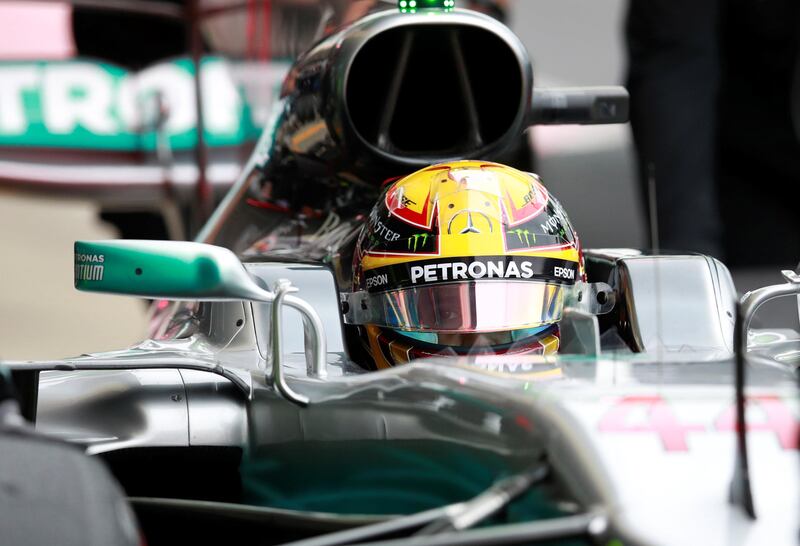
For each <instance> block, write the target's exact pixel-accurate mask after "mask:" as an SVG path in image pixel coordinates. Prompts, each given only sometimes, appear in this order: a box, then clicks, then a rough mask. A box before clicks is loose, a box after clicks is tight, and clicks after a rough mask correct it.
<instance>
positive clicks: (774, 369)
mask: <svg viewBox="0 0 800 546" xmlns="http://www.w3.org/2000/svg"><path fill="white" fill-rule="evenodd" d="M403 4H405V6H404V5H403ZM414 4H416V5H417V8H418V9H411V7H410V4H407V3H405V2H401V3H400V9H399V10H396V9H388V10H379V11H376V12H375V13H372V14H370V15H368V16H366V17H364V18H362V19H359V20H358V21H356V22H354V23H352V24H351V25H349V26H346V27H344V28H343V29H341V30H340V31H338V32H336V33H334V34H332V35H331V36H329V37H328V38H326V39H324V40H322V41H320V42H318V43H317V44H316V45H315V46H313V47H312V48H311V49H310V50H309V51H308V52H306V53H305V54H304V55H302V56H301V57H300V59H299V60H298V61H297V62H296V63H295V64H294V65H293V67H292V68H291V70H290V72H289V75H288V77H287V79H286V80H285V82H284V85H283V91H282V99H281V101H280V103H279V105H278V107H277V108H276V110H275V113H274V116H273V119H272V121H271V123H270V124H269V125H268V128H267V130H265V132H264V134H263V136H262V138H261V140H260V141H259V143H258V144H257V146H256V149H255V152H254V154H253V156H252V157H251V159H250V161H249V162H248V164H247V166H246V168H245V170H244V172H243V174H242V175H241V176H240V178H239V180H238V181H237V182H236V184H235V185H234V187H233V188H232V189H231V191H230V192H229V193H228V195H227V196H226V198H225V199H224V201H223V202H222V204H221V205H220V207H219V208H218V209H217V210H216V211H215V212H214V214H213V216H212V218H211V220H210V221H209V222H208V224H207V225H206V226H205V228H204V229H203V231H202V232H201V233H200V235H199V236H198V239H197V242H191V243H190V242H167V241H162V242H152V241H150V242H145V241H117V242H114V241H105V242H86V241H83V242H77V243H76V246H75V283H76V287H78V288H79V289H81V290H87V291H95V292H106V293H117V294H128V295H134V296H140V297H146V298H152V299H155V300H156V301H155V303H154V304H153V305H154V306H153V316H152V320H151V326H150V332H149V336H148V339H147V340H145V341H144V342H142V343H141V344H139V345H137V346H134V347H131V348H128V349H123V350H119V351H113V352H108V353H101V354H91V355H83V356H79V357H75V358H69V359H64V360H59V361H47V362H5V363H4V364H5V365H6V366H8V367H9V368H10V369H11V370H12V371H13V373H14V374H15V377H16V378H17V380H18V384H19V387H20V388H19V390H20V392H21V394H22V407H23V409H24V412H25V414H26V415H27V416H28V417H29V418H31V419H33V420H35V421H36V424H37V428H38V429H39V430H40V431H41V432H44V433H48V434H51V435H55V436H58V437H60V438H62V439H65V440H68V441H70V442H73V443H76V444H79V445H81V446H85V448H86V451H87V453H89V454H92V455H96V456H98V457H102V458H103V460H105V462H106V463H107V464H108V465H109V466H110V468H111V470H112V472H113V473H114V475H115V476H116V477H117V479H118V480H119V481H120V482H121V484H122V486H123V488H124V489H125V491H126V493H127V495H128V497H129V499H130V502H131V504H132V505H133V508H134V509H135V511H136V514H137V516H138V518H139V522H140V524H141V525H142V528H143V531H144V534H145V536H146V538H147V542H148V544H151V545H154V544H167V543H174V542H175V541H176V540H177V541H179V542H180V543H210V542H212V541H213V542H220V541H223V542H225V543H231V544H279V543H284V542H287V541H299V542H298V543H303V544H315V545H334V544H353V543H362V544H363V543H376V542H380V543H381V544H407V543H412V544H419V545H428V544H430V545H434V544H436V545H443V544H500V543H502V544H522V543H525V544H529V543H548V544H584V543H585V544H609V545H618V544H687V543H702V544H785V543H794V542H796V539H797V531H798V525H797V524H798V522H797V519H796V517H797V514H798V507H800V504H798V497H799V491H800V488H798V484H800V480H798V478H799V477H800V476H798V471H799V470H800V466H798V460H797V449H798V434H797V425H798V400H797V385H796V381H797V367H798V366H797V364H798V362H799V361H800V333H798V332H795V331H791V330H774V331H758V330H751V329H749V325H750V321H751V319H752V317H753V316H754V314H755V312H756V310H757V309H758V308H759V306H760V305H761V304H762V303H764V302H765V301H768V300H769V299H772V298H774V297H778V296H787V295H796V294H800V277H798V276H797V275H796V274H795V273H794V272H790V271H787V272H785V276H786V278H787V282H786V284H784V285H777V286H774V287H766V288H763V289H760V290H757V291H754V292H752V293H749V294H747V295H745V296H744V298H742V299H741V301H740V300H738V297H737V295H736V292H735V289H734V286H733V282H732V280H731V277H730V274H729V272H728V270H727V269H726V267H725V266H724V265H723V264H722V263H720V262H719V261H717V260H715V259H713V258H710V257H706V256H701V255H682V254H672V255H661V254H657V253H647V252H642V251H637V250H630V249H591V250H586V251H585V271H586V281H585V282H584V285H585V290H582V291H580V292H579V294H580V295H581V297H582V298H583V300H581V301H583V303H581V304H578V303H576V304H575V305H574V306H572V307H568V308H567V309H566V310H565V311H564V315H563V319H562V321H561V346H560V350H559V353H558V354H557V355H547V356H538V357H536V356H527V357H511V356H503V355H498V356H494V357H485V358H475V357H471V356H465V357H457V356H456V357H448V358H445V357H439V358H436V359H431V360H425V359H422V360H415V361H414V362H413V363H410V364H406V365H402V366H397V367H393V368H390V369H385V370H378V371H367V369H365V367H364V366H363V365H362V358H363V355H361V354H359V352H358V349H357V344H354V343H352V342H351V341H352V340H350V339H349V337H350V334H351V329H349V328H348V327H347V325H346V323H347V322H348V321H349V320H350V319H349V317H351V316H352V314H353V313H355V312H358V305H359V300H358V299H357V298H354V297H353V293H352V292H351V290H352V281H351V278H350V277H351V275H352V271H351V269H350V264H351V263H352V253H353V251H354V244H355V238H356V236H357V235H358V233H359V231H360V230H361V227H362V225H363V224H364V223H365V222H366V221H367V218H366V214H367V213H368V212H369V210H370V208H371V207H372V206H373V205H374V204H375V202H376V200H377V199H378V197H379V195H380V192H381V185H382V182H383V181H385V180H390V179H392V178H395V177H398V176H403V175H405V174H408V173H409V172H411V171H415V170H417V169H419V168H421V167H425V166H427V165H429V164H432V163H436V162H441V161H456V160H461V159H466V158H473V159H480V160H482V161H490V160H493V159H497V158H499V157H501V154H502V153H503V152H504V151H505V150H506V149H507V148H508V147H509V146H510V144H511V143H512V142H513V141H514V140H515V139H517V138H518V136H519V134H520V133H521V131H522V130H523V129H524V128H525V127H527V126H528V125H530V124H532V123H616V122H623V121H625V119H626V116H627V106H626V105H627V102H626V95H625V93H624V90H619V89H615V88H610V89H559V90H537V89H535V88H534V87H533V82H532V79H533V78H532V70H531V65H530V61H529V59H528V56H527V53H526V51H525V49H524V48H523V47H522V45H521V43H520V42H519V40H518V39H517V38H516V37H515V36H514V35H513V34H512V33H511V32H510V31H509V29H508V28H506V27H505V26H503V25H502V24H501V23H499V22H498V21H496V20H494V19H491V18H489V17H486V16H483V15H480V14H477V13H474V12H470V11H466V10H460V9H452V5H451V4H452V3H451V2H450V1H449V0H448V1H446V2H444V3H442V2H438V1H437V2H433V1H431V2H428V0H418V2H415V3H414ZM422 4H425V5H427V4H431V5H433V6H434V7H433V8H431V9H430V10H425V9H422V7H423V6H422ZM403 11H405V13H403ZM412 12H415V13H412ZM432 119H435V120H437V124H436V125H437V126H438V127H441V128H442V130H439V131H430V130H425V131H422V130H420V129H421V128H423V127H429V125H427V123H425V122H426V121H429V120H432ZM519 236H520V237H522V234H520V235H519ZM412 238H413V236H409V242H408V244H409V245H411V243H412V241H411V239H412ZM420 244H423V245H424V244H425V243H424V242H421V243H420ZM576 301H577V300H576ZM587 309H588V310H591V311H592V312H587ZM595 311H597V312H599V311H603V312H604V314H600V315H598V314H595ZM745 402H746V403H745ZM745 408H746V409H747V411H746V412H745ZM745 417H746V418H747V419H746V421H747V425H746V426H745V424H744V423H745Z"/></svg>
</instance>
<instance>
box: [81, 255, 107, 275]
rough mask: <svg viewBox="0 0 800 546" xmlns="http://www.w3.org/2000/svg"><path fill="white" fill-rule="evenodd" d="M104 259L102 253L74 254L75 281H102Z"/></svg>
mask: <svg viewBox="0 0 800 546" xmlns="http://www.w3.org/2000/svg"><path fill="white" fill-rule="evenodd" d="M105 261H106V257H105V255H104V254H82V253H78V254H75V281H102V280H103V274H104V272H105V265H103V264H104V263H105Z"/></svg>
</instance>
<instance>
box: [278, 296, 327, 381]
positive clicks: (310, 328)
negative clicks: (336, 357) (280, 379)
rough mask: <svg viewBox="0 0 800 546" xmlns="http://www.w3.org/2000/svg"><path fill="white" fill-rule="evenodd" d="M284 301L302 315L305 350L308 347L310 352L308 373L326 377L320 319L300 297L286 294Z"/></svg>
mask: <svg viewBox="0 0 800 546" xmlns="http://www.w3.org/2000/svg"><path fill="white" fill-rule="evenodd" d="M284 301H285V302H286V305H288V306H289V307H292V308H293V309H297V310H298V311H300V313H301V314H302V315H303V333H304V337H305V346H306V352H307V353H308V351H309V349H310V352H311V354H310V355H307V356H306V365H307V371H308V375H310V376H312V377H316V378H318V379H325V378H326V377H328V369H327V361H326V358H327V353H328V348H327V346H326V342H325V335H324V334H323V331H324V330H323V327H322V320H321V319H320V318H319V315H318V314H317V312H316V311H315V310H314V308H313V307H311V305H310V304H309V303H308V302H307V301H305V300H303V299H300V298H297V297H295V296H291V295H289V294H288V293H287V294H286V296H285V298H284Z"/></svg>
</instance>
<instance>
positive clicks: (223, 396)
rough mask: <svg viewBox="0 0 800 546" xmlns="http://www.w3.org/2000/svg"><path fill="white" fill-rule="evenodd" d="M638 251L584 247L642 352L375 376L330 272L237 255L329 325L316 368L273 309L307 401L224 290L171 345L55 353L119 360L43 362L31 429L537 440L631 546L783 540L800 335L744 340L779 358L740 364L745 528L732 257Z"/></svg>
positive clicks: (246, 306) (177, 437)
mask: <svg viewBox="0 0 800 546" xmlns="http://www.w3.org/2000/svg"><path fill="white" fill-rule="evenodd" d="M634 254H635V253H630V252H626V251H614V252H610V251H595V252H594V253H592V252H590V253H589V255H590V256H593V258H590V260H591V259H595V260H600V259H602V260H606V261H608V262H609V263H610V264H611V265H610V267H611V270H612V271H615V272H616V273H617V274H621V275H622V278H623V281H624V282H627V283H628V286H626V287H625V286H619V287H618V291H619V292H620V293H621V294H622V295H623V297H622V300H621V302H619V305H623V306H625V308H626V309H627V310H628V311H629V312H631V313H632V314H631V315H630V318H631V320H630V326H631V328H633V329H634V331H636V332H638V334H639V337H638V338H637V339H642V340H644V341H643V343H644V344H645V345H644V347H645V350H644V351H643V352H641V353H638V354H630V353H629V354H623V353H621V352H606V353H601V354H599V355H592V356H586V355H580V354H575V355H570V354H562V355H560V356H558V357H549V358H539V359H531V358H528V359H522V360H518V361H514V360H509V359H498V358H490V359H484V360H481V359H479V358H467V357H465V358H462V359H453V358H450V359H444V358H443V359H440V360H436V361H422V362H418V363H414V364H412V365H407V366H402V367H399V368H395V369H392V370H386V371H379V372H370V373H365V372H364V371H363V370H362V369H361V368H359V367H358V366H356V365H354V364H353V363H352V362H349V361H348V357H347V355H346V351H345V344H344V339H343V335H342V327H341V322H340V318H339V308H338V301H337V299H336V290H335V286H334V282H333V276H332V275H331V273H330V271H329V270H328V269H326V268H325V267H323V266H309V265H297V264H275V263H262V264H259V263H250V264H247V269H248V271H249V272H250V273H251V275H252V276H253V277H254V278H255V279H257V280H259V281H261V282H262V283H263V284H265V285H267V286H269V285H271V284H272V283H273V282H274V281H275V280H277V279H278V278H285V277H289V278H292V279H293V280H294V281H295V284H296V285H297V286H298V287H299V288H300V294H301V295H303V296H304V297H306V298H307V299H308V301H309V302H310V303H312V305H314V307H315V308H316V309H317V311H318V313H319V314H320V316H321V317H323V319H324V322H325V325H326V329H325V332H326V337H327V346H328V359H327V362H328V366H327V369H328V377H327V378H325V379H319V378H315V377H309V375H308V372H307V367H306V359H305V355H304V344H303V338H302V323H301V317H300V316H299V313H297V312H295V311H289V312H286V313H285V316H284V319H283V320H284V331H285V332H286V337H285V340H284V342H285V355H286V358H285V362H284V366H285V367H286V368H285V369H286V373H287V374H288V381H289V384H290V385H291V388H292V389H293V390H294V391H296V392H298V393H300V394H302V395H305V396H307V397H308V398H309V400H310V403H309V405H308V407H305V408H304V407H301V406H299V405H297V404H294V403H292V402H291V401H287V400H286V399H285V398H284V397H283V396H282V395H281V394H280V393H279V392H278V391H277V390H276V389H275V388H274V384H273V383H272V381H271V373H270V371H271V366H272V364H273V362H272V359H271V357H270V351H269V344H270V339H269V337H268V336H266V335H265V333H266V332H268V331H269V329H270V324H269V321H270V314H269V313H268V312H267V311H268V309H267V308H268V307H269V304H253V303H238V302H224V303H212V304H207V305H208V306H209V307H210V312H209V313H207V314H206V315H205V316H204V318H203V319H201V320H197V321H196V326H195V327H194V328H195V330H194V331H191V330H190V331H184V332H180V336H181V337H178V338H172V339H163V340H159V341H155V340H150V341H147V342H144V343H142V344H141V345H139V346H137V347H133V348H131V349H128V350H125V351H120V352H116V353H104V354H97V355H87V356H84V357H79V358H76V359H70V360H67V361H64V362H62V363H60V364H61V365H72V366H75V367H77V368H80V367H81V366H82V365H91V364H92V363H93V364H98V363H103V362H105V363H112V362H113V363H114V364H115V365H119V366H120V367H121V368H130V369H127V370H125V369H120V370H115V371H49V372H45V373H43V374H42V379H41V385H40V393H39V408H38V422H37V426H38V427H39V428H40V429H41V430H43V431H47V432H50V433H53V434H57V435H59V436H61V437H63V438H66V439H68V440H70V441H73V442H78V443H81V444H84V445H86V447H87V451H88V452H89V453H103V452H109V451H113V450H120V449H126V448H131V447H148V446H240V447H241V446H247V447H250V448H256V447H258V448H264V447H265V446H270V445H285V444H287V443H292V442H300V443H303V442H314V441H335V442H348V441H356V440H366V439H373V440H377V439H380V440H387V441H393V440H403V439H438V440H446V441H448V442H453V443H456V444H459V443H460V444H464V445H468V446H473V447H481V448H486V449H489V450H493V451H496V452H498V453H505V454H513V453H527V452H530V450H531V449H532V448H537V449H538V448H541V449H543V450H544V451H545V452H546V453H547V456H548V459H549V460H550V461H551V464H552V465H553V467H554V469H555V471H556V472H557V474H558V475H559V476H560V477H561V479H562V480H563V481H564V483H565V486H566V487H567V488H568V489H569V490H570V492H571V493H572V494H573V495H574V498H576V499H577V501H578V503H579V504H580V505H581V506H584V507H590V508H593V509H599V510H600V511H601V513H602V514H603V515H604V518H605V519H604V521H605V522H606V527H605V528H604V529H603V530H602V532H599V531H598V536H604V535H608V536H614V537H619V538H621V539H623V540H624V541H625V542H628V541H630V542H633V543H641V544H678V543H703V544H766V543H769V544H784V543H792V542H793V541H794V540H795V538H796V530H797V523H798V522H797V514H798V513H800V511H799V510H798V508H800V503H798V483H800V479H799V478H800V475H799V474H798V470H800V467H798V464H797V463H798V461H797V419H798V417H797V416H798V410H800V407H799V406H798V400H797V390H796V384H795V383H794V381H793V376H792V365H791V364H788V363H785V362H786V358H785V355H787V354H789V355H791V354H796V351H797V349H798V348H800V345H799V344H798V342H797V339H798V338H800V336H798V335H797V334H796V333H791V334H789V333H786V332H784V333H780V332H773V333H761V334H756V335H761V336H762V339H761V340H754V341H758V342H759V345H758V347H755V346H754V347H753V350H755V351H758V352H762V353H764V354H765V355H769V356H770V358H769V360H770V361H771V362H773V363H774V364H773V365H771V366H768V365H752V368H751V370H750V380H749V383H748V396H749V398H750V400H751V404H750V410H749V411H750V412H751V413H750V415H749V420H750V421H751V423H752V424H751V425H750V426H751V428H752V430H751V432H750V442H751V446H752V448H751V449H752V451H751V453H752V462H751V468H752V476H753V480H754V495H755V502H756V504H757V506H758V511H759V518H758V519H757V520H755V521H750V520H749V519H747V518H746V516H745V515H744V514H743V513H742V512H741V511H740V510H739V509H738V508H737V507H735V506H733V505H731V504H729V503H728V501H727V495H728V487H729V484H730V481H731V475H732V472H733V466H734V454H735V445H734V444H735V442H734V439H735V435H734V426H733V423H734V421H733V404H734V396H733V380H732V376H733V366H734V365H733V359H732V355H733V346H732V343H733V341H732V332H733V320H732V316H731V311H732V302H733V301H734V297H735V293H734V292H733V285H732V283H731V281H730V276H729V274H728V272H727V269H725V267H724V266H722V264H720V263H719V262H716V261H715V260H712V259H709V258H706V257H702V256H670V257H663V258H661V257H652V256H650V257H647V256H641V255H638V256H637V255H634ZM656 274H657V275H658V278H657V280H656V279H655V277H654V275H656ZM648 278H649V280H650V281H651V282H649V283H648V282H647V279H648ZM653 282H655V283H656V284H655V285H654V284H652V283H653ZM678 288H681V289H678ZM667 298H668V299H667ZM659 300H660V301H659ZM664 300H666V301H664ZM656 303H658V304H659V305H658V306H656V305H655V304H656ZM655 309H660V310H661V311H660V313H654V310H655ZM679 319H680V320H679ZM240 320H241V321H243V322H241V323H240V322H239V321H240ZM578 320H580V317H578V318H570V317H569V316H568V317H567V318H566V319H565V322H567V323H568V322H575V321H578ZM237 324H239V325H238V326H237ZM656 328H657V329H656ZM568 329H569V326H568V325H566V327H565V331H568ZM687 332H691V333H693V334H697V335H702V337H701V338H697V337H695V338H692V335H690V334H687ZM681 339H689V340H692V341H691V342H689V343H681V342H680V340H681ZM697 339H701V340H704V341H703V342H702V343H699V342H698V341H696V340H697ZM793 352H794V353H793ZM782 355H783V358H782ZM782 361H783V362H784V364H783V365H782V364H779V363H780V362H782ZM189 363H204V364H207V365H209V366H214V365H221V366H223V367H225V368H226V369H229V370H235V371H234V372H232V373H235V374H237V376H238V377H240V378H241V382H237V383H238V384H234V383H233V382H231V381H230V380H229V379H226V378H225V377H222V376H221V375H217V374H215V373H210V372H209V371H200V370H191V369H182V366H183V365H188V364H189ZM39 364H40V365H44V364H45V363H39ZM53 365H54V366H55V363H53ZM159 365H160V366H163V368H161V369H159V368H157V367H158V366H159ZM142 367H145V368H149V369H141V368H142ZM153 367H156V368H155V369H153Z"/></svg>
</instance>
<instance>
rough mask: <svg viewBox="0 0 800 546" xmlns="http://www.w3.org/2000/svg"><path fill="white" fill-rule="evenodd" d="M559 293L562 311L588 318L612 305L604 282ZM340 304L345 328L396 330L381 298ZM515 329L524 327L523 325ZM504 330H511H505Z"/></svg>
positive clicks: (353, 296) (353, 295) (349, 298)
mask: <svg viewBox="0 0 800 546" xmlns="http://www.w3.org/2000/svg"><path fill="white" fill-rule="evenodd" d="M563 290H564V307H565V308H570V309H577V310H580V311H582V312H584V313H589V314H592V315H604V314H606V313H608V312H610V311H611V310H612V309H613V308H614V304H615V302H616V295H615V293H614V290H613V289H612V288H611V286H609V285H608V284H606V283H604V282H594V283H586V282H581V281H579V282H576V283H575V284H574V285H571V286H563ZM341 302H342V314H343V315H344V321H345V324H353V325H359V324H375V325H378V326H386V327H389V328H397V325H395V324H390V323H388V321H387V320H386V317H385V315H384V312H383V308H384V306H383V300H382V295H381V294H374V293H369V292H367V291H366V290H359V291H357V292H345V293H342V294H341ZM552 322H554V321H553V320H549V321H544V322H543V324H544V323H552ZM518 327H520V328H521V327H525V325H520V326H518ZM506 329H512V328H511V326H508V327H506ZM421 331H434V330H433V329H430V328H429V329H424V330H423V329H421ZM483 331H491V330H483Z"/></svg>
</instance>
